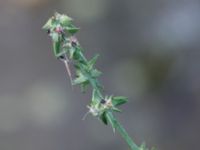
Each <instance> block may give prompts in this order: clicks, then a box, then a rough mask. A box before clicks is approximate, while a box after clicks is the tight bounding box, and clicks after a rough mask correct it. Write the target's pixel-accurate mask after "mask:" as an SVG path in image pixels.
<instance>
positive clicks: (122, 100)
mask: <svg viewBox="0 0 200 150" xmlns="http://www.w3.org/2000/svg"><path fill="white" fill-rule="evenodd" d="M127 101H128V99H127V97H124V96H116V97H113V98H112V104H113V105H114V106H119V105H122V104H124V103H126V102H127Z"/></svg>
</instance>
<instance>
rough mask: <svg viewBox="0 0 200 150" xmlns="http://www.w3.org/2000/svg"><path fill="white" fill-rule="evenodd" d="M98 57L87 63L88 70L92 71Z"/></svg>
mask: <svg viewBox="0 0 200 150" xmlns="http://www.w3.org/2000/svg"><path fill="white" fill-rule="evenodd" d="M98 57H99V55H98V54H97V55H95V56H94V57H93V58H92V59H91V60H90V61H89V62H88V67H89V69H92V68H93V66H94V65H95V63H96V61H97V59H98Z"/></svg>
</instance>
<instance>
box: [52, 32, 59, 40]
mask: <svg viewBox="0 0 200 150" xmlns="http://www.w3.org/2000/svg"><path fill="white" fill-rule="evenodd" d="M51 38H52V40H53V41H54V42H59V40H60V36H59V34H58V33H56V32H53V33H52V34H51Z"/></svg>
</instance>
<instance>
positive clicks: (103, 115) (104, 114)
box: [100, 112, 108, 125]
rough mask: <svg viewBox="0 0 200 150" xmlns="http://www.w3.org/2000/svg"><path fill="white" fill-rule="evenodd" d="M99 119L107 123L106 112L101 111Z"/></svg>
mask: <svg viewBox="0 0 200 150" xmlns="http://www.w3.org/2000/svg"><path fill="white" fill-rule="evenodd" d="M100 119H101V120H102V122H103V123H104V124H105V125H107V124H108V120H107V118H106V112H103V114H102V115H101V116H100Z"/></svg>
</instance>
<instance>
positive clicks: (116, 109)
mask: <svg viewBox="0 0 200 150" xmlns="http://www.w3.org/2000/svg"><path fill="white" fill-rule="evenodd" d="M112 110H113V111H116V112H122V111H121V110H120V109H118V108H116V107H112Z"/></svg>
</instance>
